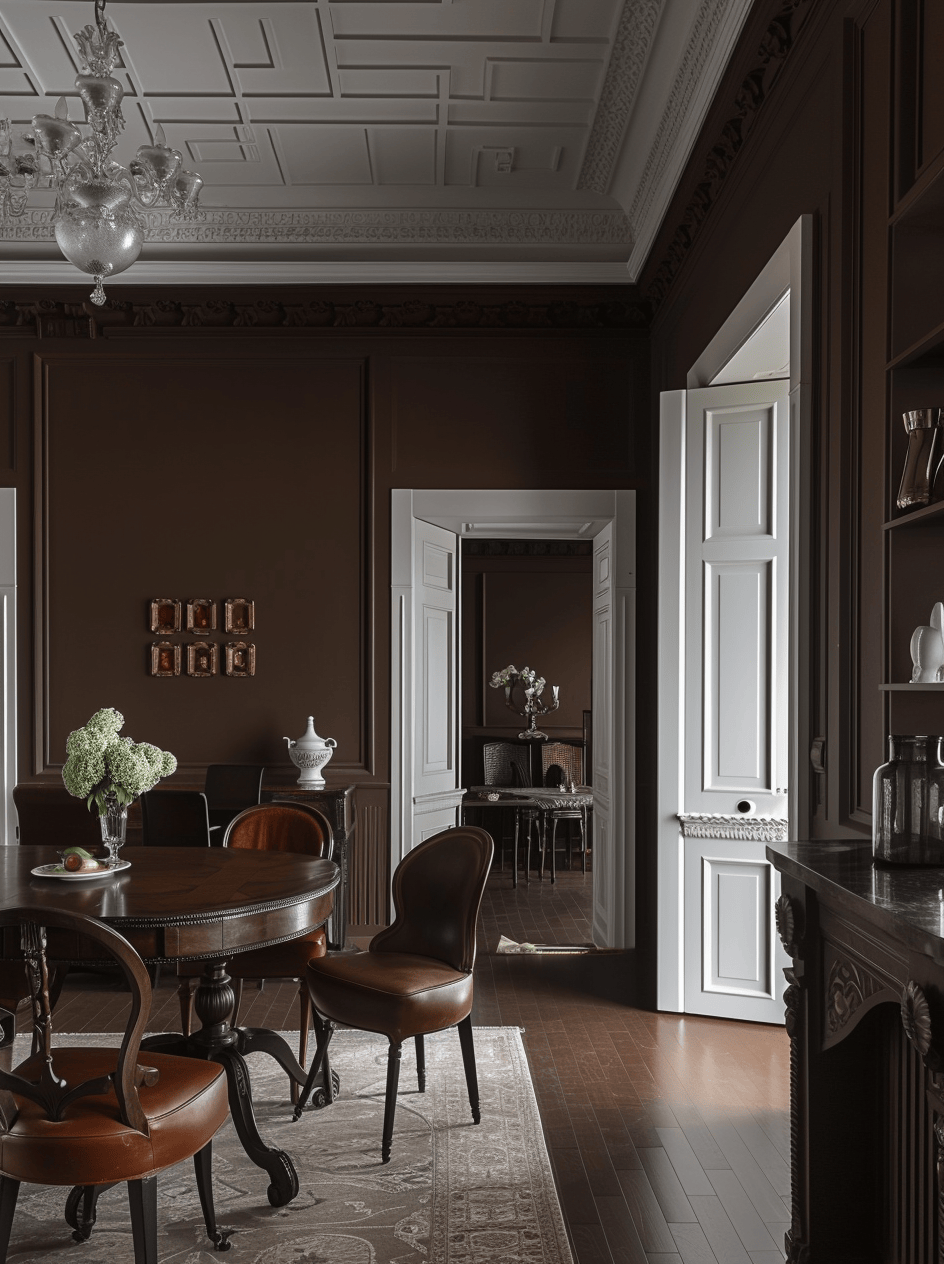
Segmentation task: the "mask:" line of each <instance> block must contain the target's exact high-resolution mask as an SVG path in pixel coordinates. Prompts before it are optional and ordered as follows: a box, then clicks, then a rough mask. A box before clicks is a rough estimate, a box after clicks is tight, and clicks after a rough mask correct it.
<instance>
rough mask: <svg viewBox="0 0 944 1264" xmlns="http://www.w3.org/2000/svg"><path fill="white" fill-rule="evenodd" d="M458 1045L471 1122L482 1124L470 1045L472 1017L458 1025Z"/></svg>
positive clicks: (473, 1047)
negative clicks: (470, 1108) (470, 1110)
mask: <svg viewBox="0 0 944 1264" xmlns="http://www.w3.org/2000/svg"><path fill="white" fill-rule="evenodd" d="M459 1044H460V1046H461V1047H462V1065H463V1066H464V1067H465V1082H466V1087H467V1088H468V1090H469V1105H470V1106H471V1107H472V1122H473V1123H474V1124H478V1123H481V1122H482V1112H481V1110H480V1109H479V1078H478V1075H477V1074H476V1071H475V1045H474V1044H473V1043H472V1015H471V1014H469V1015H468V1016H467V1017H466V1018H463V1020H462V1022H461V1023H460V1024H459Z"/></svg>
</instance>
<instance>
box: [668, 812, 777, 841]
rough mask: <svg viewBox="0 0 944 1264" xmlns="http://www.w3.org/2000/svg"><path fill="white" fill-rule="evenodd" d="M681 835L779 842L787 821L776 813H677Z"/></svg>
mask: <svg viewBox="0 0 944 1264" xmlns="http://www.w3.org/2000/svg"><path fill="white" fill-rule="evenodd" d="M678 819H679V820H680V821H681V823H682V834H683V835H684V836H685V837H686V838H719V839H727V838H732V839H743V840H744V841H745V842H753V843H782V842H784V841H785V840H786V837H787V827H788V824H789V822H788V821H787V820H786V818H783V817H778V816H740V815H737V816H726V815H721V814H715V815H708V814H706V813H702V812H680V813H679V817H678Z"/></svg>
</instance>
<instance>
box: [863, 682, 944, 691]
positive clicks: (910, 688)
mask: <svg viewBox="0 0 944 1264" xmlns="http://www.w3.org/2000/svg"><path fill="white" fill-rule="evenodd" d="M879 689H881V690H882V691H883V692H884V693H904V692H905V691H906V690H907V691H908V692H909V693H941V692H942V690H944V682H939V683H937V684H933V685H912V684H911V683H910V682H909V683H908V684H905V685H879Z"/></svg>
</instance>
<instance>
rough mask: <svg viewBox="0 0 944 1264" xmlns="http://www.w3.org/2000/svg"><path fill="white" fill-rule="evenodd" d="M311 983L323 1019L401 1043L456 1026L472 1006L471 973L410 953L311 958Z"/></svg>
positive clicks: (309, 980) (443, 962) (358, 954)
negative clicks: (410, 1038)
mask: <svg viewBox="0 0 944 1264" xmlns="http://www.w3.org/2000/svg"><path fill="white" fill-rule="evenodd" d="M308 986H309V990H310V991H311V993H312V995H313V996H314V998H315V1006H316V1008H317V1010H318V1012H319V1013H320V1014H321V1015H322V1016H323V1017H325V1018H330V1019H331V1020H332V1022H336V1023H343V1024H344V1025H345V1026H349V1027H358V1028H360V1029H361V1030H362V1031H376V1032H380V1033H382V1034H383V1035H385V1036H386V1037H387V1038H388V1039H389V1040H392V1041H395V1042H396V1043H397V1044H399V1043H401V1042H402V1041H404V1040H406V1039H408V1038H409V1037H410V1036H419V1035H428V1034H429V1033H430V1032H434V1031H442V1030H444V1029H445V1028H446V1027H454V1026H455V1025H456V1023H459V1022H461V1021H462V1019H463V1018H465V1017H466V1015H467V1014H469V1013H470V1012H471V1009H472V974H471V971H470V972H468V973H466V972H465V971H461V970H456V969H455V968H454V967H453V966H451V965H449V964H448V963H447V962H445V961H439V960H437V959H436V958H435V957H421V956H417V955H415V954H413V953H406V952H385V953H383V954H380V953H371V952H361V953H356V954H354V955H352V956H349V957H325V958H324V959H322V960H319V961H313V962H311V963H310V964H309V966H308Z"/></svg>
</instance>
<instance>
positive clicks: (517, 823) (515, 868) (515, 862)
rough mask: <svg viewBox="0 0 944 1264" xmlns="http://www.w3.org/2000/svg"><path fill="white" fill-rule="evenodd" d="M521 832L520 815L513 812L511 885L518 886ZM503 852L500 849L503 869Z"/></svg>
mask: <svg viewBox="0 0 944 1264" xmlns="http://www.w3.org/2000/svg"><path fill="white" fill-rule="evenodd" d="M520 832H521V813H520V812H515V845H514V848H513V849H512V853H511V885H512V886H513V887H516V886H517V885H518V835H519V834H520ZM504 861H505V852H504V849H502V868H504V867H505V865H504Z"/></svg>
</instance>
